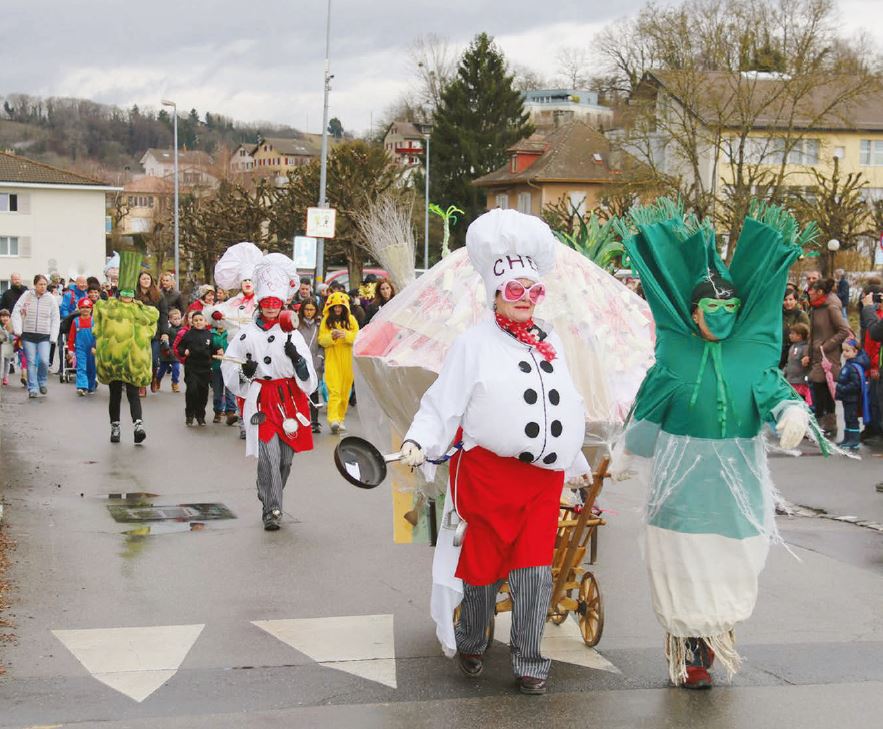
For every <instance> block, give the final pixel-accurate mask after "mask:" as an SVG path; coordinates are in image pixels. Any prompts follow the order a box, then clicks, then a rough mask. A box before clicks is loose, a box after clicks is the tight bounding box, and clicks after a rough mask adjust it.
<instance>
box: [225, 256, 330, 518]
mask: <svg viewBox="0 0 883 729" xmlns="http://www.w3.org/2000/svg"><path fill="white" fill-rule="evenodd" d="M254 283H255V297H256V298H257V299H258V302H259V304H260V303H264V304H265V305H269V302H272V303H274V304H277V305H278V306H279V307H280V308H281V307H282V306H283V305H284V303H285V301H287V300H288V299H290V298H291V297H292V296H293V295H294V292H295V291H296V289H297V287H298V285H299V281H298V277H297V269H296V268H295V267H294V262H293V261H291V260H290V259H289V258H287V257H285V256H283V255H282V254H279V253H270V254H269V255H267V256H265V257H264V259H263V260H262V261H260V262H259V263H258V264H257V265H256V266H255V267H254ZM287 313H288V314H291V312H287ZM295 323H296V322H295ZM240 362H244V364H240ZM221 372H222V373H223V376H224V384H225V385H226V386H227V388H228V389H229V390H230V391H231V392H232V393H233V394H234V395H236V396H238V397H240V398H242V399H243V400H244V405H243V416H244V419H245V428H246V447H245V454H246V456H254V457H256V458H257V459H258V472H257V491H258V498H259V499H260V501H261V504H262V505H263V513H262V517H263V522H264V528H265V529H267V530H268V531H275V530H276V529H278V528H279V526H280V523H281V519H282V491H283V489H284V488H285V483H286V482H287V481H288V476H289V474H290V471H291V463H292V460H293V457H294V454H295V452H300V451H308V450H311V449H312V448H313V434H312V431H311V428H310V406H309V400H308V394H309V393H311V392H312V391H313V390H315V389H316V383H317V378H316V372H315V370H314V369H313V363H312V358H311V357H310V350H309V347H307V344H306V342H304V339H303V337H302V336H301V335H300V333H299V332H298V331H296V329H295V327H294V324H292V323H288V324H286V326H285V327H283V320H282V319H275V320H273V321H267V320H265V319H264V318H263V317H262V316H261V315H260V314H259V315H258V317H257V319H256V320H255V321H254V322H253V323H251V324H249V325H247V326H245V327H242V328H241V329H240V330H239V333H238V334H237V335H236V336H235V337H233V339H232V341H231V342H230V344H229V345H228V347H227V352H226V358H225V359H224V360H223V361H222V363H221ZM286 425H287V426H288V431H286ZM292 427H294V430H293V431H292V430H291V428H292Z"/></svg>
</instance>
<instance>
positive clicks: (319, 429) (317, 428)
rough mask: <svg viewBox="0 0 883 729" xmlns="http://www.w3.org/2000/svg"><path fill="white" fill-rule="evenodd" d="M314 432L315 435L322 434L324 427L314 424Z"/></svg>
mask: <svg viewBox="0 0 883 729" xmlns="http://www.w3.org/2000/svg"><path fill="white" fill-rule="evenodd" d="M313 432H314V433H321V432H322V426H321V425H319V423H313Z"/></svg>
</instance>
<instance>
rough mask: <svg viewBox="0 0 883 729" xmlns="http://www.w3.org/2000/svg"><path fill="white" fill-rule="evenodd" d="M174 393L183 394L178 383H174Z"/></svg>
mask: <svg viewBox="0 0 883 729" xmlns="http://www.w3.org/2000/svg"><path fill="white" fill-rule="evenodd" d="M172 392H181V386H180V385H179V384H178V383H177V382H173V383H172Z"/></svg>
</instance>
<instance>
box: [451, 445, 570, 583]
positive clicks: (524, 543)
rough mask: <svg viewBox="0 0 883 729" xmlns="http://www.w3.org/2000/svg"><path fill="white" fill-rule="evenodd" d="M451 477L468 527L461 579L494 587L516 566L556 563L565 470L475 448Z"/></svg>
mask: <svg viewBox="0 0 883 729" xmlns="http://www.w3.org/2000/svg"><path fill="white" fill-rule="evenodd" d="M450 480H451V498H454V499H455V502H454V503H455V504H456V505H457V509H458V511H459V512H460V516H462V517H463V519H465V521H466V523H467V525H468V526H467V528H466V534H465V536H464V539H463V547H462V549H461V551H460V561H459V562H458V563H457V572H456V575H457V577H459V578H460V579H462V580H463V581H464V582H466V583H468V584H470V585H476V586H478V585H490V584H492V583H494V582H496V581H497V580H503V579H506V578H507V577H508V575H509V572H511V571H512V570H515V569H521V568H523V567H542V566H545V565H550V564H552V557H553V553H554V551H555V535H556V534H557V531H558V510H559V505H560V503H561V489H562V488H563V487H564V471H550V470H549V469H546V468H537V467H536V466H534V465H531V464H530V463H523V462H522V461H519V460H518V459H517V458H503V457H501V456H498V455H496V454H495V453H491V452H490V451H489V450H486V449H484V448H481V447H480V446H476V447H475V448H472V449H471V450H469V451H463V450H461V451H459V452H458V453H457V454H456V455H455V456H454V457H453V458H452V459H451V463H450ZM458 492H459V493H458Z"/></svg>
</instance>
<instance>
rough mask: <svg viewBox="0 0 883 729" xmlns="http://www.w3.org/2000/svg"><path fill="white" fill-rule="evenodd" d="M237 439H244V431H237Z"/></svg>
mask: <svg viewBox="0 0 883 729" xmlns="http://www.w3.org/2000/svg"><path fill="white" fill-rule="evenodd" d="M239 440H245V431H244V430H240V431H239Z"/></svg>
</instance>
